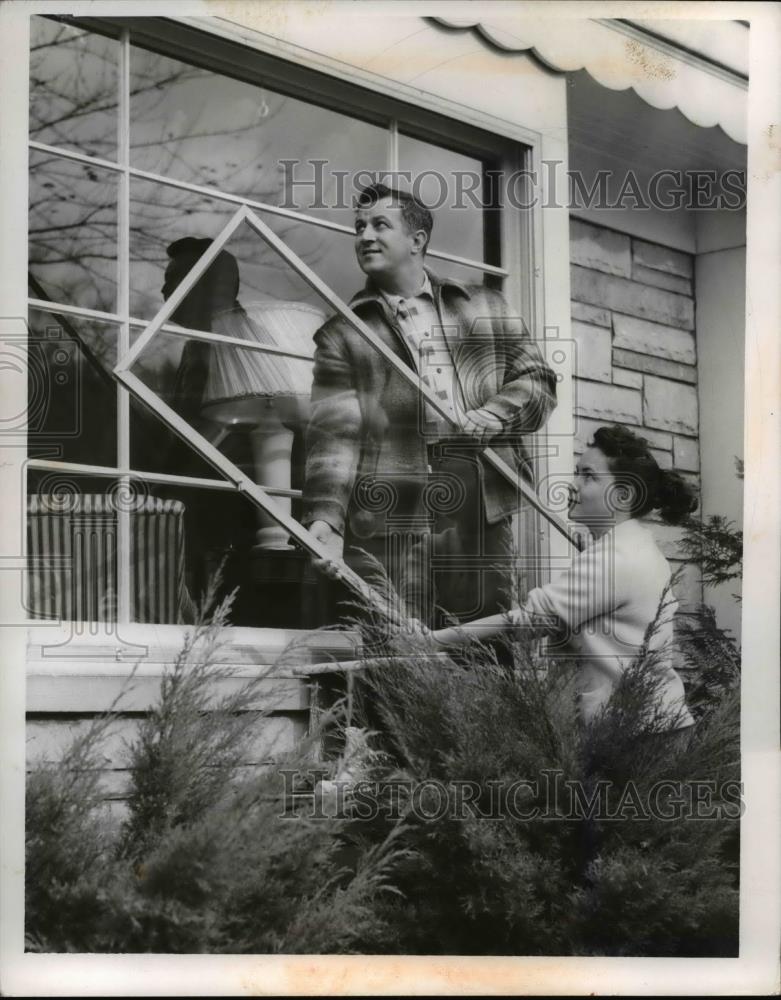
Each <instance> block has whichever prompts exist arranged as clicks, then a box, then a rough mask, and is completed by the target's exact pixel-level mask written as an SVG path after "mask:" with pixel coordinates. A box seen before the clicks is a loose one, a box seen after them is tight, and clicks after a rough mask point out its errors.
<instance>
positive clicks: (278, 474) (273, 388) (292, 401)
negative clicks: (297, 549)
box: [201, 299, 325, 552]
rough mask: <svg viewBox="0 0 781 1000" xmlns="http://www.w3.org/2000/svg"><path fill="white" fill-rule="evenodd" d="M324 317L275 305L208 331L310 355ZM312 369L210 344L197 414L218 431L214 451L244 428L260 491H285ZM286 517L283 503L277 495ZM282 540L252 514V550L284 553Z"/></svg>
mask: <svg viewBox="0 0 781 1000" xmlns="http://www.w3.org/2000/svg"><path fill="white" fill-rule="evenodd" d="M324 321H325V313H324V312H323V311H322V310H320V309H318V308H316V307H314V306H312V305H309V304H308V303H305V302H285V301H280V300H276V299H271V300H267V301H260V302H254V303H251V304H249V305H247V306H238V305H237V306H235V307H233V308H232V309H228V310H224V311H223V312H218V313H215V314H214V315H213V317H212V331H213V332H214V333H220V334H223V335H227V336H230V337H238V338H241V339H244V340H248V341H252V342H254V343H257V344H268V345H269V346H272V347H278V348H282V349H284V350H286V351H291V352H293V353H296V354H305V355H309V357H310V358H311V356H312V354H313V351H314V343H313V340H312V338H313V335H314V333H315V331H316V330H317V329H318V327H320V326H322V324H323V322H324ZM312 371H313V362H312V361H311V360H304V359H299V358H287V357H283V356H281V355H277V354H268V353H265V352H261V351H251V350H243V349H242V348H241V347H238V346H236V345H233V344H216V343H215V344H213V345H212V350H211V352H210V360H209V373H208V377H207V381H206V386H205V389H204V395H203V403H202V410H201V412H202V414H203V416H205V417H208V418H209V419H210V420H212V421H214V422H215V423H217V424H218V425H220V427H221V431H220V433H219V435H218V438H217V440H213V441H212V444H215V445H218V444H219V441H221V440H222V439H224V437H225V436H227V434H228V433H230V432H231V431H232V430H235V429H238V428H239V427H240V426H243V427H246V428H248V429H249V431H248V432H249V437H250V441H251V446H252V456H253V465H254V470H255V471H254V478H255V482H257V483H258V484H259V485H261V486H265V487H270V488H276V489H283V490H289V489H290V488H291V454H292V448H293V439H294V435H295V433H296V432H297V431H302V430H303V429H304V427H305V426H306V422H307V419H308V414H309V397H310V392H311V388H312ZM273 499H274V503H275V504H278V505H279V506H280V507H281V508H282V510H284V511H285V512H286V513H287V514H290V512H291V499H290V498H289V497H278V496H275V497H274V498H273ZM292 547H293V546H291V545H290V544H289V542H288V533H287V531H285V529H284V528H282V527H280V525H278V524H277V523H276V522H275V521H274V520H273V518H271V517H270V516H269V515H268V514H266V513H265V511H260V510H259V511H258V530H257V532H256V544H255V546H254V547H253V550H254V551H259V552H266V551H269V550H289V549H291V548H292Z"/></svg>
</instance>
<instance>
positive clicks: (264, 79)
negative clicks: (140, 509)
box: [27, 16, 547, 622]
mask: <svg viewBox="0 0 781 1000" xmlns="http://www.w3.org/2000/svg"><path fill="white" fill-rule="evenodd" d="M52 20H55V21H59V22H61V23H65V24H69V25H72V26H74V27H79V28H83V29H85V30H88V31H94V32H97V33H99V34H103V35H109V36H111V37H114V38H116V39H117V40H118V41H119V45H120V51H119V73H118V81H117V86H118V92H119V93H118V108H117V117H118V133H119V135H118V144H117V160H116V162H114V161H109V160H104V159H102V158H98V157H92V156H88V155H86V154H82V153H78V152H75V151H70V150H64V149H60V148H59V147H54V146H49V145H47V144H44V143H39V142H36V141H35V140H29V149H30V150H37V151H40V152H46V153H50V154H53V155H57V156H61V157H63V158H65V159H70V160H74V161H77V162H84V163H89V164H91V165H93V166H97V167H102V168H105V169H108V170H111V171H113V172H115V173H116V174H117V175H118V179H119V191H118V201H119V204H118V243H117V272H118V275H117V276H118V283H117V284H118V293H117V312H116V313H107V312H102V311H98V310H91V309H86V308H82V307H78V306H70V305H66V304H59V303H53V302H48V301H44V300H40V299H37V298H33V297H30V298H29V299H28V307H29V308H35V309H40V310H43V311H46V312H48V313H51V314H52V315H58V314H61V315H72V316H78V317H81V318H82V319H87V320H89V319H92V320H102V321H105V322H111V323H112V324H116V325H117V326H118V331H119V336H118V357H120V358H122V357H124V356H125V355H126V354H127V353H128V351H129V350H130V330H131V328H135V329H138V328H141V329H143V328H144V327H146V326H147V323H146V322H145V321H143V320H140V319H138V318H137V317H133V316H131V315H130V314H129V297H130V287H129V278H130V248H129V227H130V198H129V193H130V183H131V180H132V179H141V180H146V181H152V182H155V183H162V184H166V185H169V186H173V187H177V188H179V189H182V190H187V191H191V192H193V193H196V194H204V195H207V196H208V197H209V198H211V199H213V200H215V201H221V202H224V203H232V204H235V205H236V206H237V207H239V206H245V207H246V208H248V209H250V210H253V211H256V212H258V213H260V214H262V213H268V214H271V215H278V216H285V217H288V218H293V219H296V220H298V221H301V222H303V223H305V224H307V225H314V226H316V227H320V228H326V229H330V230H332V231H338V232H342V233H345V234H346V233H351V229H350V227H348V226H344V225H341V224H339V223H335V222H332V221H330V220H327V219H321V218H318V217H316V216H309V215H307V214H306V213H302V212H297V211H294V210H291V209H285V208H281V207H279V206H274V205H269V204H266V203H263V202H257V201H253V200H252V199H248V198H244V197H241V196H238V195H232V194H230V193H228V192H223V191H220V190H218V189H214V188H211V187H203V186H200V185H195V184H191V183H188V182H184V181H178V180H174V179H171V178H167V177H164V176H162V175H157V174H154V173H151V172H149V171H145V170H141V169H139V168H135V167H133V166H131V164H130V143H129V139H130V117H129V112H130V109H129V93H130V89H129V88H130V46H131V44H138V45H141V46H143V47H144V48H147V49H151V50H153V51H155V52H159V53H160V54H161V55H165V56H170V57H173V58H177V59H180V60H182V61H184V62H187V63H188V64H190V65H194V66H199V67H202V68H205V69H207V70H209V71H213V72H218V73H224V74H225V75H228V76H231V77H233V78H236V79H240V80H242V81H244V82H248V83H251V84H256V85H265V86H268V87H269V88H273V89H274V90H275V91H276V92H279V93H283V94H286V95H289V96H291V97H296V98H300V99H304V100H306V101H308V102H309V103H315V104H316V103H318V101H317V100H315V99H313V91H314V92H315V93H318V92H319V93H320V94H322V92H323V89H325V90H326V92H327V93H328V96H329V102H328V105H327V106H328V107H329V108H330V109H332V110H335V111H338V112H341V113H343V114H347V115H351V116H353V117H355V118H358V119H360V120H364V121H370V122H372V123H373V124H379V125H381V126H382V127H385V128H387V130H388V160H387V162H388V166H387V169H389V170H395V169H398V134H399V130H400V129H401V131H403V133H404V134H407V135H410V136H412V137H415V138H423V139H426V140H429V141H431V140H433V141H435V142H438V143H440V144H441V145H443V146H444V147H445V148H449V149H454V150H457V151H459V152H462V153H465V154H468V155H473V156H477V157H479V159H480V160H481V162H483V163H485V162H487V161H491V167H490V169H491V170H496V171H497V175H496V176H497V178H498V179H499V184H500V185H505V184H506V179H507V177H508V175H510V174H512V173H513V172H515V171H518V170H527V171H529V170H533V169H535V167H539V161H540V144H539V136H538V137H537V141H536V142H533V143H531V144H529V143H528V139H529V138H530V137H531V135H532V134H530V135H529V136H526V137H524V139H523V140H521V139H519V138H516V137H509V136H507V135H506V134H501V133H497V132H490V131H487V130H486V129H484V128H479V127H477V126H475V125H473V124H470V123H468V122H464V121H463V120H462V119H461V118H455V117H446V116H444V115H443V114H442V113H441V109H438V110H437V111H429V110H425V109H421V108H420V107H417V106H415V105H413V104H412V103H411V102H405V101H403V100H400V99H399V97H398V96H397V95H395V94H394V95H392V96H387V95H384V94H382V93H378V92H377V91H376V90H375V89H371V90H369V89H367V88H366V87H365V86H362V85H360V84H356V83H354V82H351V81H346V80H343V79H339V78H338V77H336V76H333V75H331V74H329V73H324V72H323V71H322V70H321V69H312V68H311V67H308V66H305V65H302V64H301V63H300V62H297V61H294V60H291V59H290V58H286V57H285V58H283V57H281V56H279V55H278V54H270V53H268V52H260V51H258V50H257V49H256V48H250V47H248V46H247V45H242V44H241V43H239V42H236V41H233V40H227V39H225V38H224V37H220V35H219V34H214V33H212V32H210V31H207V30H204V28H203V27H202V26H199V27H193V26H191V25H189V24H186V23H183V20H182V19H176V20H174V19H170V18H110V19H103V18H77V17H70V16H61V17H54V18H52ZM184 20H185V21H186V20H187V19H184ZM289 54H290V53H286V55H289ZM315 84H317V88H316V89H315ZM319 103H321V104H322V103H324V102H323V101H322V100H321V101H320V102H319ZM515 131H517V130H515ZM502 195H503V196H504V197H503V202H502V203H503V204H504V205H505V207H504V208H501V209H495V210H485V211H486V216H487V215H488V213H489V212H490V211H496V212H497V213H498V215H497V220H498V221H497V223H496V225H495V227H494V233H493V238H492V239H487V240H486V250H487V255H491V254H492V253H497V254H498V255H499V260H501V261H502V263H503V265H504V266H499V265H497V264H491V263H489V262H488V261H476V260H467V259H464V258H460V257H458V256H456V255H453V254H449V253H447V252H444V251H437V250H436V249H434V248H432V249H431V250H430V251H429V256H430V257H431V258H433V259H437V260H443V261H445V262H451V263H456V264H466V265H468V266H471V267H474V268H476V269H478V270H480V271H482V273H484V274H486V275H488V276H489V280H490V279H494V280H495V281H496V280H501V281H503V282H504V283H503V284H502V286H501V287H502V292H503V294H504V296H505V298H506V299H507V301H508V303H509V304H510V307H511V309H513V310H516V311H517V312H518V313H519V314H520V315H522V316H524V317H525V318H526V321H527V324H528V325H529V327H530V328H531V329H532V330H533V331H534V330H540V329H541V310H542V301H541V300H542V296H541V274H540V268H539V266H535V265H534V261H535V260H536V257H535V254H534V249H535V246H536V247H539V246H540V245H541V235H542V220H541V216H540V212H539V210H538V208H535V209H532V210H529V211H525V212H510V211H509V209H508V208H507V207H506V205H507V203H506V191H502ZM492 244H493V245H492ZM524 262H525V266H524ZM162 329H163V330H165V331H167V332H172V333H176V332H181V331H180V328H177V327H176V326H175V325H174V324H166V325H164V326H163V327H162ZM213 339H217V338H216V337H214V338H213ZM117 393H118V395H117V464H116V467H102V466H91V465H82V464H81V463H66V462H56V461H50V460H42V459H28V462H27V466H28V468H31V469H45V470H48V471H62V472H72V473H89V474H91V475H97V476H105V477H106V478H110V479H113V480H115V481H118V482H119V483H121V484H122V485H123V486H125V487H128V488H129V487H130V484H131V482H132V481H133V480H136V481H138V480H140V481H145V482H157V483H167V484H176V485H183V486H193V487H199V488H207V489H218V490H226V489H227V490H234V489H236V486H235V484H234V483H231V482H226V481H222V480H211V479H200V478H196V477H190V476H176V475H169V474H161V473H150V472H146V471H144V470H134V469H132V468H131V467H130V395H129V391H128V388H127V386H125V385H122V384H118V386H117ZM546 451H547V449H546V447H544V446H543V447H541V448H539V449H538V452H539V455H538V463H539V464H540V465H542V466H545V464H546ZM275 492H276V493H279V494H280V495H288V496H289V495H296V496H297V495H298V493H297V492H295V491H274V490H267V491H266V493H267V494H268V495H269V496H273V495H274V494H275ZM538 529H539V526H535V529H534V530H533V531H532V532H531V536H530V537H528V538H527V545H528V547H529V548H530V549H531V550H533V553H534V556H535V557H536V558H537V559H539V557H540V556H541V554H542V552H541V549H542V548H543V547H544V538H543V539H542V540H541V536H544V530H543V531H540V530H538ZM117 530H118V553H117V558H118V567H117V570H118V582H119V587H118V590H119V595H118V596H119V600H118V607H117V620H118V622H128V621H130V594H129V588H128V586H127V580H128V579H129V570H130V567H129V553H130V518H129V514H128V513H127V512H123V511H120V512H119V513H118V524H117ZM538 565H539V562H538Z"/></svg>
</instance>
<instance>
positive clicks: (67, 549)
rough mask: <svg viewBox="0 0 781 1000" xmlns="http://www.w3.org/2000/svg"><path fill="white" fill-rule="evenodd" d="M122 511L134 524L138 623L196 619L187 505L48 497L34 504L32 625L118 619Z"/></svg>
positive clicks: (133, 594)
mask: <svg viewBox="0 0 781 1000" xmlns="http://www.w3.org/2000/svg"><path fill="white" fill-rule="evenodd" d="M118 507H121V509H122V510H127V511H128V515H129V520H130V581H129V582H130V617H131V621H137V622H159V623H169V624H175V623H178V622H182V621H189V620H191V618H192V613H191V607H192V602H191V600H190V597H189V594H188V593H187V589H186V587H185V578H184V552H185V545H184V504H183V503H182V502H181V501H180V500H161V499H158V498H157V497H137V498H135V499H133V500H131V501H129V502H125V501H123V500H117V499H116V498H115V497H114V496H112V495H110V494H80V495H79V494H67V495H57V494H46V493H36V494H32V495H30V496H28V498H27V514H28V519H27V607H28V614H29V617H30V618H48V619H62V620H65V621H100V622H114V621H116V620H117V551H118V544H117V542H118V537H119V528H118V516H117V509H118Z"/></svg>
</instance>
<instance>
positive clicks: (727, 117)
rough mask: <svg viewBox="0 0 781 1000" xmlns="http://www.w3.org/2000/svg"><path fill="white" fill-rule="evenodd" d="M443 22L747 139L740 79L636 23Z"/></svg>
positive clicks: (441, 20)
mask: <svg viewBox="0 0 781 1000" xmlns="http://www.w3.org/2000/svg"><path fill="white" fill-rule="evenodd" d="M431 20H432V21H434V22H436V23H437V24H441V25H442V26H443V27H447V28H455V29H460V30H471V31H473V32H475V33H476V34H477V35H478V36H479V37H480V38H481V40H482V41H483V42H485V43H486V44H488V45H490V46H492V47H494V48H497V49H499V50H501V51H502V52H530V53H532V54H533V55H534V56H535V57H536V58H537V59H538V60H539V61H540V62H541V63H542V64H543V65H544V66H546V67H547V68H548V69H551V70H553V71H554V72H558V73H570V72H576V71H578V70H583V69H585V70H586V71H587V72H588V73H589V74H590V75H591V76H592V77H593V78H594V79H595V80H596V81H597V82H598V83H599V84H601V85H602V86H604V87H607V88H608V89H610V90H627V89H629V88H631V89H632V90H633V91H634V92H635V93H636V94H637V96H638V97H640V98H641V99H642V100H643V101H645V102H646V104H650V105H651V107H654V108H659V109H660V110H669V109H672V108H677V109H678V110H679V111H680V112H681V114H683V115H684V116H685V117H686V118H687V119H688V120H689V121H690V122H691V123H692V124H693V125H698V126H700V127H702V128H712V127H713V126H715V125H718V126H719V127H720V128H721V129H722V130H723V131H724V132H725V133H726V134H727V135H728V136H729V137H730V139H733V140H734V141H735V142H738V143H741V144H743V145H745V144H746V143H747V142H748V137H747V122H746V93H747V87H746V83H745V81H743V80H741V78H740V77H739V76H738V74H734V73H730V72H729V71H725V70H724V69H722V68H720V67H718V66H715V65H713V66H708V65H707V60H705V59H702V60H699V59H697V58H696V57H695V58H692V57H691V55H690V54H689V53H687V52H685V51H684V50H682V49H681V50H678V51H676V50H675V47H674V46H672V45H670V44H667V43H665V44H662V43H658V42H657V41H656V40H655V39H654V38H653V37H652V36H650V35H649V36H643V35H642V33H641V32H640V31H639V30H638V29H632V28H630V27H629V26H626V25H624V24H623V23H622V24H620V25H619V24H618V22H616V26H615V28H614V26H613V25H606V24H605V23H604V22H599V21H594V20H589V19H585V18H583V19H579V20H577V21H575V20H565V19H562V20H557V21H553V20H551V19H542V18H523V19H521V18H514V19H510V18H506V19H502V20H501V21H492V22H484V21H474V20H468V19H465V18H453V17H449V18H446V17H433V18H431Z"/></svg>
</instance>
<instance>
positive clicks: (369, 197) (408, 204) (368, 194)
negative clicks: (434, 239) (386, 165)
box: [355, 184, 434, 253]
mask: <svg viewBox="0 0 781 1000" xmlns="http://www.w3.org/2000/svg"><path fill="white" fill-rule="evenodd" d="M383 198H392V199H393V201H394V202H398V206H399V208H400V209H401V217H402V219H403V220H404V225H405V226H406V227H407V232H410V233H415V232H417V231H418V230H419V229H422V230H423V232H424V233H425V234H426V245H425V247H424V248H423V252H424V253H425V252H426V250H427V249H428V245H429V242H430V240H431V230H432V229H433V228H434V216H433V215H432V214H431V212H430V211H429V209H428V208H426V206H425V205H424V204H423V202H420V201H418V199H417V198H415V197H414V195H411V194H408V193H407V192H406V191H397V190H396V189H395V188H389V187H388V186H387V184H370V185H369V186H368V187H365V188H363V189H362V190H361V191H359V192H358V197H357V198H356V200H355V207H356V209H359V208H371V207H372V205H376V204H377V202H378V201H381V200H382V199H383Z"/></svg>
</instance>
